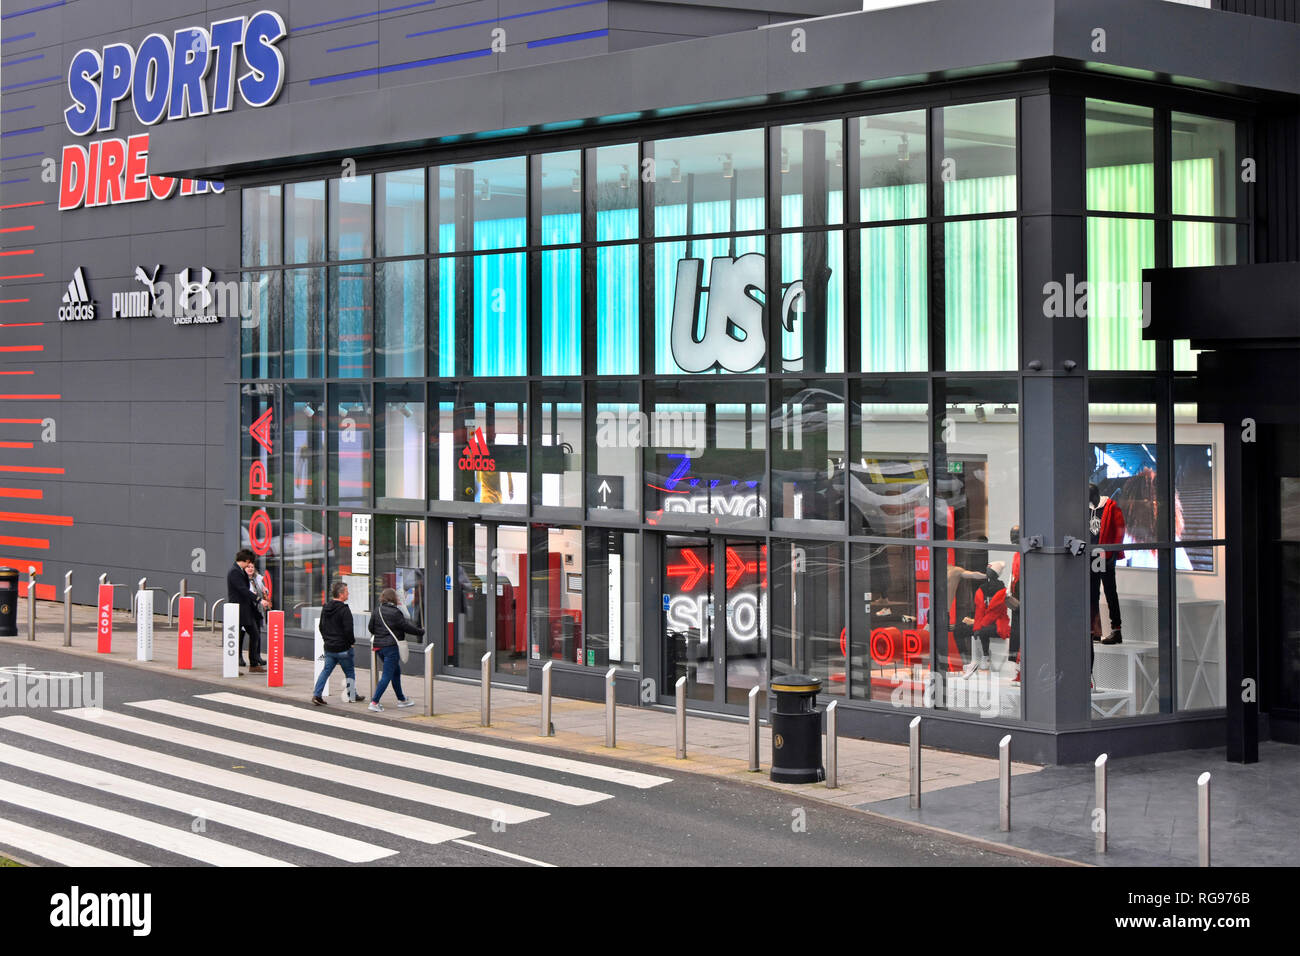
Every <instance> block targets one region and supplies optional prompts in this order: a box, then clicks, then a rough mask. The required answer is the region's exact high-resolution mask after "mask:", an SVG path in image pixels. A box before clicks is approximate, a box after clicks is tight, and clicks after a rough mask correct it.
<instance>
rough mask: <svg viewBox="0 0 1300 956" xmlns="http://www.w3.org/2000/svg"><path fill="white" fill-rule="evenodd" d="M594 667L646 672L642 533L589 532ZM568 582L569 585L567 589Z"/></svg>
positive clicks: (587, 586) (589, 653) (590, 659)
mask: <svg viewBox="0 0 1300 956" xmlns="http://www.w3.org/2000/svg"><path fill="white" fill-rule="evenodd" d="M585 571H586V574H585V579H584V583H583V585H582V587H583V590H584V591H586V592H588V593H589V596H588V598H587V609H586V622H587V628H586V629H587V646H586V654H585V655H584V660H583V663H584V664H586V665H587V666H588V667H608V666H609V665H610V664H617V665H618V666H619V667H627V668H631V669H633V670H640V669H641V616H640V615H641V553H640V538H639V536H638V535H636V534H634V533H629V532H623V531H613V530H605V529H601V528H589V529H587V566H586V569H585ZM567 583H568V582H567V581H566V585H567Z"/></svg>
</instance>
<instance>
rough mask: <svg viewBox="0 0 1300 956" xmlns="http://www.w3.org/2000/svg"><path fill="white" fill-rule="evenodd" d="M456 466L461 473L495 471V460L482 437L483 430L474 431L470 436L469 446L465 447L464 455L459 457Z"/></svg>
mask: <svg viewBox="0 0 1300 956" xmlns="http://www.w3.org/2000/svg"><path fill="white" fill-rule="evenodd" d="M457 466H458V467H459V468H460V470H461V471H496V470H497V463H496V459H494V458H493V457H492V452H491V451H490V450H489V449H488V443H487V439H486V438H484V437H483V429H481V428H476V429H474V434H473V435H471V436H470V439H469V444H468V445H467V446H465V453H464V454H462V455H461V456H460V461H459V462H457Z"/></svg>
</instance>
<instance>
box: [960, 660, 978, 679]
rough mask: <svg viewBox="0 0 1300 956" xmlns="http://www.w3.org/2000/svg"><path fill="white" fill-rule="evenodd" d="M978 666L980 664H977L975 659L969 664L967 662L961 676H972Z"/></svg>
mask: <svg viewBox="0 0 1300 956" xmlns="http://www.w3.org/2000/svg"><path fill="white" fill-rule="evenodd" d="M978 667H979V664H977V663H976V662H975V661H971V662H970V663H969V664H967V665H966V666H965V667H963V668H962V671H961V676H962V677H970V675H971V674H974V673H975V671H976V669H977V668H978Z"/></svg>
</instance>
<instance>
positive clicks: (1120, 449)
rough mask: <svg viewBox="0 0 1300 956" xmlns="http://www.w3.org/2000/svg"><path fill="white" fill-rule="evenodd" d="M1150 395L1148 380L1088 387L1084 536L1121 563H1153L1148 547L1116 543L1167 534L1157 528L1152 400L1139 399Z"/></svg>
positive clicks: (1142, 565) (1159, 500) (1142, 541)
mask: <svg viewBox="0 0 1300 956" xmlns="http://www.w3.org/2000/svg"><path fill="white" fill-rule="evenodd" d="M1154 397H1155V385H1154V382H1152V381H1151V380H1140V381H1132V380H1130V381H1129V382H1128V383H1124V382H1108V381H1105V380H1101V381H1096V382H1094V383H1092V385H1091V387H1090V398H1092V399H1093V401H1092V402H1091V403H1090V404H1089V405H1088V442H1089V445H1088V464H1089V473H1088V490H1089V495H1090V505H1089V510H1088V524H1089V538H1090V542H1091V544H1092V545H1095V546H1097V547H1099V548H1102V549H1103V550H1104V549H1105V548H1106V547H1107V546H1111V547H1112V548H1114V556H1115V560H1117V561H1118V562H1119V563H1120V565H1121V566H1122V567H1133V568H1146V567H1154V566H1155V561H1156V556H1155V552H1154V551H1152V550H1134V549H1123V550H1121V549H1120V546H1121V545H1127V544H1148V543H1151V544H1154V543H1156V542H1159V541H1167V540H1168V538H1169V536H1168V534H1167V533H1165V532H1164V531H1163V530H1162V528H1161V524H1162V519H1163V517H1164V515H1165V510H1164V508H1163V507H1162V499H1163V497H1164V496H1163V492H1162V491H1161V482H1160V474H1161V462H1160V461H1159V454H1158V450H1157V449H1158V442H1157V440H1156V405H1155V403H1154V402H1153V401H1143V400H1142V399H1144V398H1154ZM1099 399H1100V400H1099ZM1094 489H1095V491H1094Z"/></svg>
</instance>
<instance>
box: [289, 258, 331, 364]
mask: <svg viewBox="0 0 1300 956" xmlns="http://www.w3.org/2000/svg"><path fill="white" fill-rule="evenodd" d="M324 344H325V270H324V269H289V270H287V271H286V272H285V274H284V377H285V378H321V377H323V375H324V370H323V365H324V362H323V356H324Z"/></svg>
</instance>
